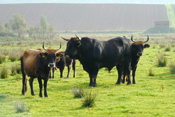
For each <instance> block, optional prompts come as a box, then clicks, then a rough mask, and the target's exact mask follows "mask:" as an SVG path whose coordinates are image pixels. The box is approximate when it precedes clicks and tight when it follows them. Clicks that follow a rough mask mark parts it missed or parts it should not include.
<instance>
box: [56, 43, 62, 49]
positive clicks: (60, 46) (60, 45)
mask: <svg viewBox="0 0 175 117" xmlns="http://www.w3.org/2000/svg"><path fill="white" fill-rule="evenodd" d="M59 49H61V42H60V48H58V49H56V51H58V50H59Z"/></svg>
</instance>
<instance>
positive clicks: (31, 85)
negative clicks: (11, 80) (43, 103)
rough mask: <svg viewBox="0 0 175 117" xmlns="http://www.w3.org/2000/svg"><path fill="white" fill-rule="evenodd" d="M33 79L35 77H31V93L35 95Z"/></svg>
mask: <svg viewBox="0 0 175 117" xmlns="http://www.w3.org/2000/svg"><path fill="white" fill-rule="evenodd" d="M33 80H34V78H32V77H30V79H29V83H30V89H31V95H33V96H35V93H34V91H33Z"/></svg>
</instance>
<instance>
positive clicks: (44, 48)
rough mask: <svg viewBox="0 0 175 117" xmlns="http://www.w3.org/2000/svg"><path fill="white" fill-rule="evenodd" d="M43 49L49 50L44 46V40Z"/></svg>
mask: <svg viewBox="0 0 175 117" xmlns="http://www.w3.org/2000/svg"><path fill="white" fill-rule="evenodd" d="M43 49H44V50H47V49H46V48H45V47H44V42H43Z"/></svg>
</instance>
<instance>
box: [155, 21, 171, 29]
mask: <svg viewBox="0 0 175 117" xmlns="http://www.w3.org/2000/svg"><path fill="white" fill-rule="evenodd" d="M154 27H168V28H169V27H170V22H169V21H155V22H154Z"/></svg>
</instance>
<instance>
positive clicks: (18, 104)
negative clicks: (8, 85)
mask: <svg viewBox="0 0 175 117" xmlns="http://www.w3.org/2000/svg"><path fill="white" fill-rule="evenodd" d="M15 109H16V112H17V113H22V112H28V111H29V109H28V107H27V106H25V104H24V102H23V101H18V102H16V103H15Z"/></svg>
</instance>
